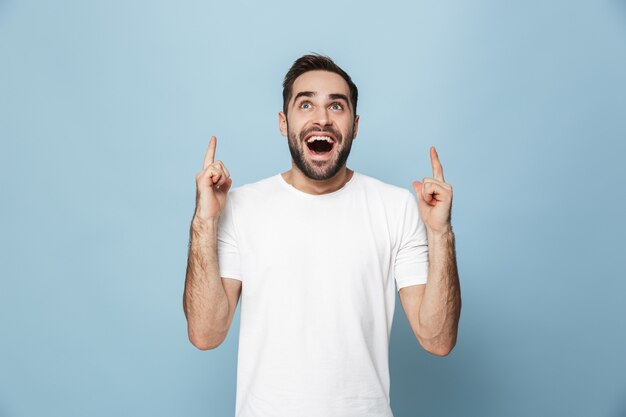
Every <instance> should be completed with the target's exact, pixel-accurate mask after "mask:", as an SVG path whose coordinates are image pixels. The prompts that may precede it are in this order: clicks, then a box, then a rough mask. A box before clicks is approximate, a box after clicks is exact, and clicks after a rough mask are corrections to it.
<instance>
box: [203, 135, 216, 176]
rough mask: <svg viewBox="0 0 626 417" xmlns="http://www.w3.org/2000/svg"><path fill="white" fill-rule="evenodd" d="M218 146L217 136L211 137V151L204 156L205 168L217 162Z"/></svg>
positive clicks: (208, 150)
mask: <svg viewBox="0 0 626 417" xmlns="http://www.w3.org/2000/svg"><path fill="white" fill-rule="evenodd" d="M216 146H217V138H216V137H215V136H211V140H210V141H209V149H207V151H206V154H205V155H204V166H203V167H204V168H206V167H208V166H209V165H211V164H212V163H213V161H214V160H215V147H216Z"/></svg>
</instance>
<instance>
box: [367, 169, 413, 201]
mask: <svg viewBox="0 0 626 417" xmlns="http://www.w3.org/2000/svg"><path fill="white" fill-rule="evenodd" d="M355 175H358V182H359V184H360V186H361V188H362V189H363V190H365V192H367V193H372V194H376V195H378V196H380V197H381V198H383V199H384V200H385V201H390V202H393V203H398V202H406V201H407V200H408V199H413V198H414V197H413V194H412V193H411V192H410V191H409V190H408V189H406V188H402V187H398V186H397V185H393V184H389V183H386V182H384V181H381V180H379V179H378V178H374V177H370V176H367V175H364V174H361V173H356V172H355Z"/></svg>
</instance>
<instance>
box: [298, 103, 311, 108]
mask: <svg viewBox="0 0 626 417" xmlns="http://www.w3.org/2000/svg"><path fill="white" fill-rule="evenodd" d="M300 108H301V109H303V110H308V109H310V108H311V103H310V102H308V101H303V102H302V103H300Z"/></svg>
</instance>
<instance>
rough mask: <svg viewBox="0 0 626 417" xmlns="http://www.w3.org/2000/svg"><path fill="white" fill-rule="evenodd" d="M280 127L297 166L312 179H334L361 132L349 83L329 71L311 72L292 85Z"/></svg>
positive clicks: (280, 118)
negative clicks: (291, 92)
mask: <svg viewBox="0 0 626 417" xmlns="http://www.w3.org/2000/svg"><path fill="white" fill-rule="evenodd" d="M292 91H293V94H292V99H291V100H290V102H289V104H288V112H287V114H285V113H283V112H280V113H279V128H280V132H281V134H282V135H283V136H287V137H288V142H289V151H290V152H291V157H292V158H293V161H294V163H295V165H296V167H297V168H298V169H299V170H300V171H302V173H303V174H304V175H305V176H307V177H308V178H310V179H313V180H327V179H330V178H332V177H334V176H335V175H336V174H337V173H338V172H339V170H340V169H341V168H342V167H343V166H344V165H345V164H346V161H347V160H348V155H349V154H350V149H351V147H352V141H353V139H354V138H355V137H356V134H357V130H358V121H359V116H354V111H353V108H352V103H350V98H349V97H350V92H349V88H348V84H347V83H346V81H345V80H344V79H343V78H342V77H341V76H340V75H339V74H335V73H333V72H329V71H309V72H305V73H304V74H302V75H301V76H299V77H298V78H297V79H296V80H295V82H294V83H293V90H292Z"/></svg>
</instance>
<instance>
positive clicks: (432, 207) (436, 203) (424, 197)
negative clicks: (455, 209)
mask: <svg viewBox="0 0 626 417" xmlns="http://www.w3.org/2000/svg"><path fill="white" fill-rule="evenodd" d="M430 162H431V164H432V167H433V177H434V178H424V179H423V180H422V181H421V182H420V181H414V182H413V190H415V194H416V195H417V205H418V208H419V212H420V217H421V218H422V220H423V221H424V224H425V225H426V228H427V230H428V231H429V232H431V233H446V232H449V231H450V230H452V227H451V226H450V212H451V209H452V186H451V185H450V184H448V183H446V182H445V181H444V179H443V167H442V166H441V162H440V161H439V155H437V151H436V150H435V147H434V146H431V148H430Z"/></svg>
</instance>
